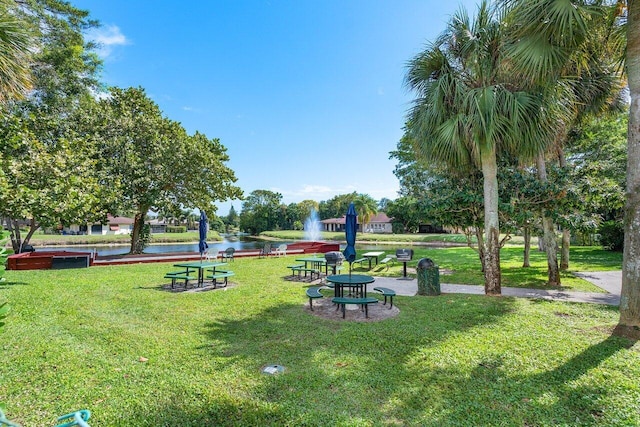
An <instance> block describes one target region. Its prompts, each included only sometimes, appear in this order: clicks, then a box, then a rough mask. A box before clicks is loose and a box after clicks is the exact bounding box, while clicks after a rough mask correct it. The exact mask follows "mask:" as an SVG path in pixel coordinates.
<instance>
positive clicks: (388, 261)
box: [379, 256, 396, 271]
mask: <svg viewBox="0 0 640 427" xmlns="http://www.w3.org/2000/svg"><path fill="white" fill-rule="evenodd" d="M395 262H396V258H395V257H392V256H387V257H385V258H383V259H382V260H381V261H380V262H379V264H384V265H385V266H386V267H387V271H389V266H391V265H393V264H394V263H395Z"/></svg>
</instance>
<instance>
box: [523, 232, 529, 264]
mask: <svg viewBox="0 0 640 427" xmlns="http://www.w3.org/2000/svg"><path fill="white" fill-rule="evenodd" d="M522 231H523V234H524V259H523V261H522V266H523V267H531V263H530V262H529V254H530V253H531V227H530V226H526V227H523V229H522Z"/></svg>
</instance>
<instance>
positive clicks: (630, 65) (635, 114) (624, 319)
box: [507, 0, 640, 339]
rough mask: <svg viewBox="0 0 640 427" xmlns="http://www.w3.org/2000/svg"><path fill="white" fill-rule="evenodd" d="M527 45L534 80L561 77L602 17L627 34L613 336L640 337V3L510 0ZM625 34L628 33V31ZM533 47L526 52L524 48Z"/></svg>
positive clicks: (526, 69)
mask: <svg viewBox="0 0 640 427" xmlns="http://www.w3.org/2000/svg"><path fill="white" fill-rule="evenodd" d="M507 3H508V4H509V5H510V6H511V7H513V13H514V15H515V17H514V20H515V21H517V22H518V23H519V28H520V30H521V32H520V34H519V39H520V40H522V41H523V43H522V44H521V46H522V48H521V49H520V52H519V54H520V55H521V61H520V62H521V63H520V64H518V66H519V67H521V68H522V69H523V72H522V75H523V76H526V77H527V78H532V79H536V80H543V81H547V82H548V81H549V80H551V79H554V78H557V71H556V70H558V69H562V67H564V66H565V65H566V63H567V62H568V60H569V58H570V56H571V54H572V52H574V51H576V50H580V49H581V48H582V46H584V44H588V38H589V36H590V35H591V34H594V33H596V31H594V23H596V24H595V25H596V28H597V26H598V25H600V22H599V20H601V19H602V17H605V19H607V20H608V22H610V23H611V24H612V25H611V26H612V31H611V33H612V34H616V33H617V32H620V33H623V34H624V35H625V36H626V49H625V48H624V43H623V42H621V46H620V48H619V50H618V52H619V55H620V57H621V58H623V59H624V61H625V70H626V74H627V79H628V84H629V96H630V100H631V102H630V109H629V126H628V134H627V153H628V157H627V171H626V197H625V200H626V204H625V242H624V254H623V265H622V294H621V299H620V320H619V323H618V326H617V327H616V330H615V333H616V334H619V335H626V336H631V337H634V338H636V339H637V338H638V337H639V336H640V332H639V331H640V266H639V264H638V262H637V260H638V259H639V258H640V3H638V2H633V1H621V0H620V1H616V2H599V1H595V0H594V1H580V2H578V1H563V0H553V1H542V0H508V1H507ZM625 31H626V32H625ZM620 39H622V38H620ZM525 43H528V44H529V47H530V48H531V49H528V48H527V46H526V44H525Z"/></svg>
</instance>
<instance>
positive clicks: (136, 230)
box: [129, 212, 145, 254]
mask: <svg viewBox="0 0 640 427" xmlns="http://www.w3.org/2000/svg"><path fill="white" fill-rule="evenodd" d="M144 215H145V214H143V213H140V212H137V213H136V215H135V217H134V218H133V230H132V231H131V248H130V250H129V253H132V254H140V253H142V250H143V249H144V248H143V247H142V245H140V238H141V237H142V227H144Z"/></svg>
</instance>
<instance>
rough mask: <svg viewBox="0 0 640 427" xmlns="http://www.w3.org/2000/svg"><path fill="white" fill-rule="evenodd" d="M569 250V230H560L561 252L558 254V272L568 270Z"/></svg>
mask: <svg viewBox="0 0 640 427" xmlns="http://www.w3.org/2000/svg"><path fill="white" fill-rule="evenodd" d="M570 248H571V230H569V229H568V228H563V229H562V250H561V252H560V270H568V269H569V249H570Z"/></svg>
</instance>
